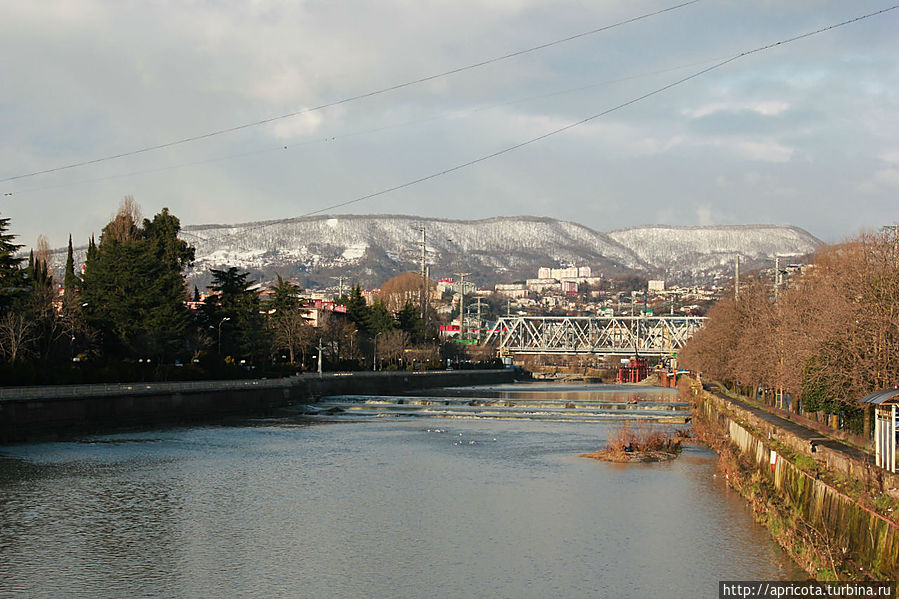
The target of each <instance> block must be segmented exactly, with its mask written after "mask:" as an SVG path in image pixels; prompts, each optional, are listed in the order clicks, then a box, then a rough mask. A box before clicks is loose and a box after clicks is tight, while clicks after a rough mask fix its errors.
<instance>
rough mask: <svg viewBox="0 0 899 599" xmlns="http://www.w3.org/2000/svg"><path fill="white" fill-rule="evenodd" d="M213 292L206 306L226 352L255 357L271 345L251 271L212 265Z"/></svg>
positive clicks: (236, 355)
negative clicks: (250, 278) (221, 268)
mask: <svg viewBox="0 0 899 599" xmlns="http://www.w3.org/2000/svg"><path fill="white" fill-rule="evenodd" d="M210 272H211V273H212V283H211V284H210V285H209V286H208V287H207V288H208V289H209V290H210V291H211V292H212V294H211V295H210V297H209V298H207V301H206V306H207V310H208V313H209V316H210V317H209V322H211V323H212V326H213V327H215V328H216V329H217V331H216V333H217V335H218V337H219V339H220V340H221V343H220V354H221V355H223V356H227V355H230V356H235V357H241V356H245V357H248V358H250V359H253V357H254V356H260V355H262V354H263V353H264V352H265V351H266V347H267V346H268V340H267V330H266V328H265V322H264V320H263V318H262V315H261V314H260V302H259V291H258V289H256V288H255V285H256V281H254V280H248V277H249V276H250V273H249V272H240V270H239V269H238V268H236V267H233V266H232V267H230V268H228V269H226V270H217V269H214V268H213V269H210Z"/></svg>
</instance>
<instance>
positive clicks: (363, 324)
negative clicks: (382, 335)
mask: <svg viewBox="0 0 899 599" xmlns="http://www.w3.org/2000/svg"><path fill="white" fill-rule="evenodd" d="M345 303H346V315H347V318H349V319H350V322H352V323H353V324H354V325H356V329H357V330H359V331H364V332H366V333H368V332H370V331H369V330H368V320H369V313H370V310H369V307H368V303H367V302H366V301H365V298H364V297H363V296H362V289H361V288H360V287H359V283H356V285H354V286H353V288H352V290H351V291H350V295H349V297H347V298H346V301H345Z"/></svg>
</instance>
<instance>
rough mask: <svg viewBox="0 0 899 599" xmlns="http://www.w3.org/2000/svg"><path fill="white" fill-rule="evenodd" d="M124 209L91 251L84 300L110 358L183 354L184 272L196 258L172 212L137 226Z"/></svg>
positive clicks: (186, 318) (184, 329) (185, 314)
mask: <svg viewBox="0 0 899 599" xmlns="http://www.w3.org/2000/svg"><path fill="white" fill-rule="evenodd" d="M126 208H130V207H126V206H124V205H123V208H122V209H120V211H119V213H118V214H117V215H116V217H115V218H114V219H113V220H112V221H111V222H110V223H109V224H108V225H107V226H106V227H104V229H103V234H102V235H101V236H100V243H99V245H97V244H95V243H94V240H93V238H91V242H90V244H89V246H88V254H87V261H86V264H85V273H84V281H83V290H82V299H83V300H84V303H85V304H86V307H85V311H86V313H87V315H88V317H89V320H90V321H91V322H92V323H93V325H94V326H95V327H96V328H97V329H98V330H99V331H101V333H102V335H103V342H104V345H105V348H106V350H107V351H109V352H112V353H111V354H110V355H122V354H124V355H125V356H130V357H134V358H137V357H151V356H153V357H155V358H156V359H157V361H158V360H162V359H169V358H171V357H173V356H174V355H175V354H177V353H179V352H180V351H182V349H183V346H184V343H185V332H186V329H187V326H188V322H189V318H188V314H187V309H186V306H185V304H184V302H185V300H186V299H187V293H186V286H185V281H184V276H183V274H182V270H183V268H184V267H185V266H186V265H187V264H188V263H189V261H190V259H192V257H193V250H192V248H186V247H185V246H184V245H182V244H183V242H182V241H180V240H178V239H177V233H178V231H179V230H180V223H179V221H178V219H177V218H175V217H173V216H171V215H170V214H169V213H168V210H163V212H162V213H160V214H158V215H156V217H155V218H154V220H153V221H144V227H143V228H139V227H136V226H135V225H134V220H135V219H134V216H133V212H130V211H129V210H127V209H126Z"/></svg>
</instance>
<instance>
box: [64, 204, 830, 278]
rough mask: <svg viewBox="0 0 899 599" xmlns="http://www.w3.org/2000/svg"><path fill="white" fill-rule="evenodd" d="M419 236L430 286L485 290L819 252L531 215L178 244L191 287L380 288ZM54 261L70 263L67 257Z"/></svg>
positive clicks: (746, 230) (352, 217)
mask: <svg viewBox="0 0 899 599" xmlns="http://www.w3.org/2000/svg"><path fill="white" fill-rule="evenodd" d="M419 227H425V231H426V246H427V263H428V264H429V268H430V274H431V277H432V278H441V277H448V276H453V275H454V274H455V273H457V272H468V273H471V274H470V280H472V281H475V282H477V283H479V284H493V283H502V282H511V281H514V280H522V279H526V278H535V277H536V276H537V269H538V268H539V267H541V266H560V265H578V266H590V267H591V268H592V269H593V270H594V272H595V273H596V274H599V273H600V272H604V273H605V274H606V275H607V276H629V275H637V276H641V277H647V278H665V279H667V280H671V281H674V282H679V283H688V282H705V281H708V280H712V279H714V278H715V277H716V276H719V277H720V276H722V275H723V274H724V273H726V272H729V271H730V270H731V269H732V263H733V260H734V258H735V256H737V255H739V256H740V257H741V261H742V263H743V264H745V265H746V267H747V268H752V267H753V265H754V264H763V260H764V259H765V258H767V257H773V256H775V255H777V256H782V257H796V256H801V255H804V254H808V253H811V252H813V251H814V249H815V248H817V247H818V246H819V245H821V244H822V242H821V240H820V239H818V238H816V237H815V236H813V235H811V234H810V233H809V232H808V231H805V230H804V229H801V228H800V227H796V226H792V225H714V226H681V227H678V226H671V225H643V226H637V227H627V228H624V229H617V230H613V231H609V232H603V231H598V230H596V229H593V228H591V227H588V226H585V225H581V224H579V223H575V222H571V221H565V220H559V219H554V218H551V217H546V216H531V215H522V216H497V217H491V218H485V219H471V220H460V219H447V218H426V217H420V216H412V215H402V214H379V215H357V214H340V215H317V216H307V217H296V218H289V219H275V220H267V221H250V222H245V223H237V224H220V223H211V224H197V225H185V226H184V227H183V228H182V230H181V238H182V239H184V240H185V241H187V242H188V243H190V244H191V245H193V246H194V247H195V248H196V260H195V262H194V264H193V266H192V267H191V268H190V269H189V271H188V273H187V275H188V279H189V280H190V283H191V284H192V285H197V286H200V287H202V286H204V285H205V284H206V283H208V282H209V278H210V275H209V269H210V268H225V267H230V266H235V267H238V268H241V269H244V270H248V271H250V272H251V273H252V275H251V276H252V277H254V278H257V279H259V280H261V281H263V282H268V281H271V280H273V279H274V278H275V276H276V275H281V276H283V277H285V278H293V279H296V280H298V281H299V282H300V284H301V285H302V286H304V287H307V288H312V287H326V286H332V285H333V281H332V278H339V277H343V279H344V280H345V281H349V282H356V281H358V282H359V283H360V284H361V285H363V286H366V287H376V286H379V285H380V284H381V283H383V282H384V281H385V280H387V279H388V278H390V277H392V276H394V275H396V274H398V273H400V272H405V271H409V270H414V271H417V270H418V269H419V268H420V259H421V247H420V232H419V230H418V228H419ZM56 253H61V254H62V256H63V257H64V256H65V250H57V251H56ZM83 256H84V251H83V249H80V251H78V252H77V256H76V260H80V261H81V262H83V260H84V257H83ZM56 262H57V263H59V262H60V261H59V260H57V261H56ZM62 262H64V259H63V260H62Z"/></svg>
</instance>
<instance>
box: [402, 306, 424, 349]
mask: <svg viewBox="0 0 899 599" xmlns="http://www.w3.org/2000/svg"><path fill="white" fill-rule="evenodd" d="M396 320H397V325H398V327H399V329H400V330H401V331H405V332H406V333H408V334H409V337H410V338H411V339H412V340H413V341H414V342H415V343H421V342H422V341H423V340H424V338H425V331H424V323H423V322H422V321H421V313H420V312H419V310H418V306H416V305H415V304H413V303H412V302H411V301H407V302H406V304H405V305H404V306H403V309H402V310H400V311H399V312H397V313H396Z"/></svg>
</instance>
